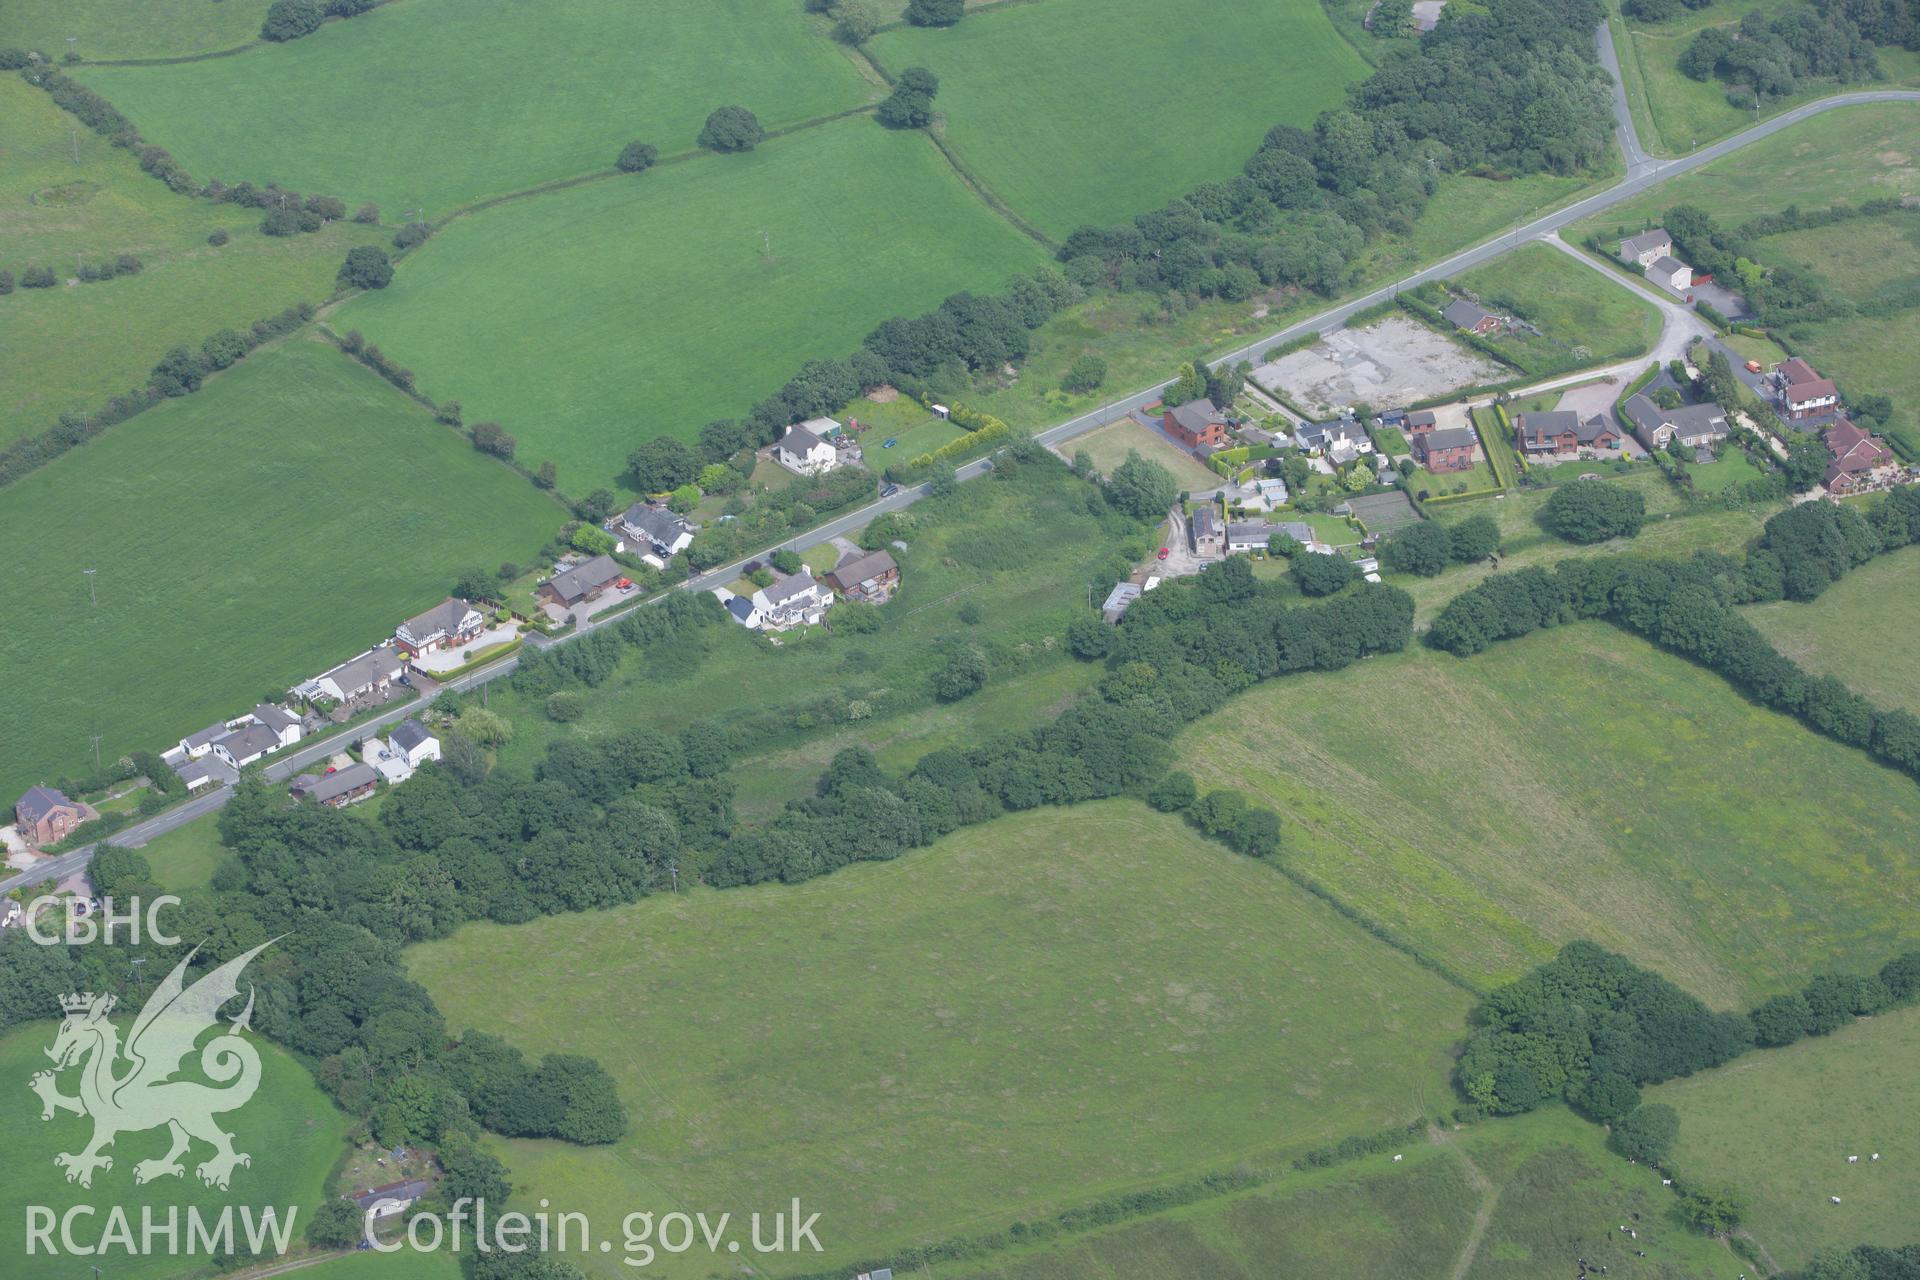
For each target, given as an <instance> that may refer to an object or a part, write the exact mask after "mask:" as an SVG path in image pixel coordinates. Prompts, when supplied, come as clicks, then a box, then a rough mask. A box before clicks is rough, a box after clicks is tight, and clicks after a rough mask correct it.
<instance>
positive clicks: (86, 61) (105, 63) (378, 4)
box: [68, 0, 400, 67]
mask: <svg viewBox="0 0 1920 1280" xmlns="http://www.w3.org/2000/svg"><path fill="white" fill-rule="evenodd" d="M398 3H400V0H374V2H373V4H372V5H370V6H369V7H368V8H365V9H362V10H361V11H360V12H359V13H356V14H353V15H351V16H352V17H355V18H358V17H362V16H364V15H366V14H369V13H372V12H373V11H374V10H375V9H384V8H386V7H387V6H388V5H390V4H398ZM339 21H341V22H346V21H348V19H347V18H346V17H342V18H340V19H339ZM320 25H321V27H324V26H326V25H327V22H325V21H323V22H322V23H321V24H320ZM319 29H320V28H319V27H316V28H314V31H318V30H319ZM312 34H314V32H313V31H309V32H308V33H307V35H312ZM298 38H299V39H302V40H304V39H306V36H301V37H298ZM292 43H293V41H291V40H269V39H267V38H266V37H265V36H255V37H254V38H253V39H251V40H249V41H247V43H245V44H237V45H234V46H233V47H232V48H231V49H210V50H208V51H207V52H205V53H183V54H180V55H178V56H177V57H172V58H81V59H79V60H78V61H76V62H72V63H69V64H68V65H69V66H76V67H178V66H182V65H184V64H186V63H189V62H212V61H213V60H214V59H216V58H231V57H233V56H235V55H236V54H242V53H247V52H250V51H251V50H254V49H260V48H264V47H265V46H267V45H273V44H292Z"/></svg>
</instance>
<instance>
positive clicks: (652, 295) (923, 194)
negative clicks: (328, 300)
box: [336, 0, 1043, 493]
mask: <svg viewBox="0 0 1920 1280" xmlns="http://www.w3.org/2000/svg"><path fill="white" fill-rule="evenodd" d="M407 2H408V3H414V0H407ZM769 244H771V256H769V255H768V251H767V246H768V245H769ZM1042 258H1043V254H1042V251H1041V249H1040V247H1039V246H1038V245H1037V244H1035V243H1034V242H1033V241H1031V240H1029V239H1028V238H1027V237H1025V236H1023V235H1021V234H1020V233H1019V232H1017V231H1015V230H1014V229H1013V228H1012V227H1011V226H1010V225H1009V224H1008V223H1006V222H1005V221H1004V220H1002V219H1000V218H999V217H996V216H995V215H994V214H993V213H992V212H991V211H989V210H988V209H987V208H986V206H984V205H982V204H981V203H980V202H979V200H978V199H976V198H975V197H974V196H973V195H972V194H971V193H970V192H968V191H967V189H966V188H965V187H964V186H962V185H961V183H960V181H959V179H958V178H956V177H955V176H954V175H953V172H952V171H951V170H950V169H949V168H948V167H947V165H946V163H945V162H944V161H943V160H942V159H941V158H940V156H939V153H938V152H936V151H935V150H934V149H933V147H932V145H931V144H930V143H929V142H928V141H927V139H925V138H924V137H920V136H917V135H915V134H911V133H896V132H890V131H888V130H884V129H881V128H879V127H878V126H877V125H875V124H874V123H873V121H871V120H869V119H866V118H865V117H860V118H856V119H852V120H845V121H841V122H838V123H835V124H831V125H827V126H823V127H821V128H818V129H810V130H807V131H805V132H802V133H798V134H795V135H792V136H790V137H786V138H780V139H776V140H774V141H771V142H768V143H767V144H765V145H764V146H762V147H761V148H760V149H759V150H758V151H755V152H753V153H751V154H749V155H743V156H718V157H706V158H702V159H700V160H696V161H693V162H690V163H688V164H684V165H675V166H673V167H670V168H665V169H661V170H659V171H657V172H653V173H648V174H643V175H641V176H640V177H638V178H626V179H623V180H620V181H609V182H598V183H592V184H589V185H587V186H583V187H578V188H575V189H573V190H570V191H564V192H559V193H555V194H551V195H545V196H541V197H539V198H538V199H534V200H528V201H516V202H514V203H511V204H507V205H504V206H501V207H500V208H497V209H491V210H488V211H487V212H485V213H481V214H476V215H474V216H472V217H469V218H462V219H460V220H459V221H457V222H455V223H454V224H453V225H452V226H451V227H449V228H448V229H447V230H445V231H443V232H442V233H441V234H440V235H439V236H437V237H436V238H435V239H433V240H432V241H430V242H429V243H428V244H427V246H426V247H425V249H423V250H421V252H420V253H419V255H418V257H417V258H414V259H410V260H409V261H408V262H407V264H406V266H405V267H404V268H403V269H402V271H401V272H400V274H399V275H398V277H396V279H395V281H394V283H393V285H392V286H391V287H389V288H387V289H386V290H384V291H382V292H380V293H377V294H368V295H364V296H362V297H361V298H359V299H356V300H355V301H354V302H352V303H350V304H349V305H348V306H347V307H345V308H343V309H342V311H341V312H340V314H339V317H338V319H337V321H336V327H339V328H358V329H362V330H364V331H365V332H366V334H367V336H368V337H369V338H370V339H372V340H373V341H376V342H378V343H379V344H380V345H381V347H382V348H383V349H384V350H386V351H387V352H389V353H390V354H392V355H393V356H394V357H395V358H396V359H398V360H400V361H402V362H404V363H405V364H407V365H409V366H410V367H412V368H413V369H415V370H416V371H417V372H418V374H419V381H420V386H421V389H422V390H424V391H426V392H427V393H428V394H429V395H432V396H434V397H435V398H436V399H445V398H451V399H456V400H459V401H460V402H461V403H462V404H463V405H465V407H466V413H467V418H468V420H469V421H473V420H477V419H484V418H493V419H498V420H499V421H500V422H502V423H504V424H505V425H506V427H507V429H508V430H509V431H511V432H513V433H514V434H515V435H517V436H518V437H519V440H520V455H521V457H522V458H523V459H531V460H535V461H537V460H539V459H541V458H552V459H554V460H555V461H557V462H558V463H559V466H560V484H561V487H562V488H564V489H567V490H568V491H569V492H575V491H577V492H580V493H584V492H586V491H587V490H588V489H591V488H593V487H594V486H595V485H598V484H602V483H606V482H607V481H609V480H611V479H612V478H613V476H614V474H615V473H616V472H618V471H619V470H620V469H621V467H622V465H623V464H624V461H625V459H626V456H627V453H628V451H629V450H631V449H632V448H633V447H634V446H635V445H637V444H639V443H640V442H641V441H643V440H646V439H649V438H651V437H653V436H655V435H658V434H662V433H665V434H669V435H675V436H679V437H681V438H682V439H686V440H692V439H693V438H694V436H695V435H696V433H698V431H699V430H700V428H701V427H702V426H703V425H705V424H706V423H708V422H710V421H712V420H713V419H715V418H729V417H738V416H740V415H741V414H742V413H744V412H745V411H746V409H747V408H748V407H749V406H750V405H751V404H752V403H753V402H754V401H756V400H758V399H760V398H761V397H763V396H765V395H768V394H769V393H771V392H773V391H775V390H777V389H779V387H780V386H781V385H782V384H783V383H785V382H786V381H787V379H788V378H790V377H791V376H793V374H794V373H795V372H796V371H797V370H798V369H799V367H800V365H801V364H802V363H803V362H804V361H806V360H807V359H809V358H812V357H844V356H846V355H847V354H849V353H850V352H852V351H853V350H854V348H856V347H857V346H859V345H860V340H861V339H862V338H864V337H865V336H866V335H867V333H868V332H869V331H870V330H871V329H872V328H873V326H874V325H876V324H878V323H879V322H880V321H882V320H885V319H887V318H888V317H890V316H894V315H900V314H903V313H905V314H911V313H915V312H918V311H921V310H923V309H925V308H927V307H930V306H933V305H935V304H937V303H938V302H939V301H940V299H941V298H943V297H945V296H946V295H947V294H948V293H951V292H953V291H954V290H957V289H961V288H966V287H969V286H971V287H976V288H983V289H990V288H995V287H998V286H999V285H1000V284H1002V283H1004V281H1005V280H1006V278H1007V277H1008V276H1010V275H1012V274H1013V273H1014V272H1016V271H1018V270H1021V269H1024V268H1027V267H1030V266H1033V265H1035V264H1037V263H1039V262H1040V261H1042ZM534 335H538V341H529V339H530V337H532V336H534Z"/></svg>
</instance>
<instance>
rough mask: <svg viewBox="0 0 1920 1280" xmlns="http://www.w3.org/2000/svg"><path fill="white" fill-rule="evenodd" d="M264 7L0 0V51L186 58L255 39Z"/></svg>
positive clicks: (181, 0) (220, 0)
mask: <svg viewBox="0 0 1920 1280" xmlns="http://www.w3.org/2000/svg"><path fill="white" fill-rule="evenodd" d="M269 3H270V0H141V3H139V4H137V5H130V4H125V3H122V2H120V0H7V3H6V4H5V5H4V6H0V48H6V47H13V48H19V49H37V50H39V51H40V52H42V53H44V54H46V55H47V56H48V57H50V58H55V59H58V58H60V57H63V56H64V55H65V54H67V53H68V52H69V51H71V52H74V53H77V54H79V55H80V56H81V57H83V58H88V59H93V60H99V59H103V58H185V57H191V56H192V55H194V54H197V53H212V52H214V51H215V50H218V49H232V48H235V47H237V46H239V45H243V44H247V43H250V42H251V41H254V40H257V39H259V38H260V21H261V19H262V18H264V17H266V14H267V5H268V4H269ZM69 42H71V43H69ZM4 114H5V113H4V112H0V116H3V115H4Z"/></svg>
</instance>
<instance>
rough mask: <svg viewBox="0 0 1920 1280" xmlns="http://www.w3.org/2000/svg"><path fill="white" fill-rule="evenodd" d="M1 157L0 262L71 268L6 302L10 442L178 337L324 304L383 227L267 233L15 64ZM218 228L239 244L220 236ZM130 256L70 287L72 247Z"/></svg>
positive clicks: (84, 401) (78, 406) (1, 320)
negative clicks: (99, 131) (165, 180)
mask: <svg viewBox="0 0 1920 1280" xmlns="http://www.w3.org/2000/svg"><path fill="white" fill-rule="evenodd" d="M198 2H199V3H200V4H202V5H204V6H206V7H209V8H218V7H220V6H219V5H215V4H214V3H213V0H198ZM239 2H240V0H223V3H224V4H236V3H239ZM0 43H4V41H0ZM0 157H3V158H4V163H0V268H5V269H6V270H9V271H11V272H13V274H14V275H15V276H18V275H20V273H21V271H22V269H24V268H26V267H29V266H48V267H52V268H54V269H55V270H56V271H58V272H59V273H60V283H59V284H58V285H56V286H55V287H54V288H51V289H19V288H16V289H15V290H14V291H13V293H11V294H9V295H8V296H6V297H4V298H0V330H3V331H4V333H5V338H4V340H0V402H4V403H5V404H6V406H7V410H8V412H7V413H6V415H5V421H4V424H0V443H9V442H11V441H12V440H13V439H14V438H15V437H16V436H18V435H20V434H31V433H36V432H39V431H43V430H45V429H46V428H48V427H50V426H52V425H54V423H55V422H56V421H58V420H59V416H60V414H62V413H63V412H67V411H70V410H71V411H82V412H88V411H92V410H96V409H98V408H99V407H100V406H101V404H102V403H104V402H105V400H106V399H107V397H108V396H111V395H117V394H119V393H121V392H124V391H126V390H128V389H129V388H131V387H135V386H140V385H144V384H145V382H146V379H147V375H148V373H149V371H151V370H152V368H153V366H154V365H156V364H158V363H159V361H160V358H161V357H162V356H164V355H166V353H167V352H168V350H169V349H171V348H172V347H175V346H177V345H180V344H182V343H185V344H187V345H190V346H193V347H196V348H197V347H198V346H199V345H200V343H201V341H202V340H203V339H204V338H206V336H207V335H208V334H210V333H213V332H214V331H215V330H218V329H222V328H229V327H231V328H235V329H244V328H246V327H247V326H248V325H250V324H252V323H253V322H254V321H255V320H258V319H260V318H261V317H263V316H269V315H273V314H275V313H276V312H279V311H283V310H285V309H286V308H287V307H289V306H292V305H293V304H294V303H296V302H300V301H303V300H304V301H308V302H313V303H319V302H324V301H325V300H326V298H327V295H328V294H329V293H331V292H333V279H334V273H335V272H337V271H338V270H339V269H340V263H341V260H342V259H344V258H345V257H346V255H347V250H348V249H349V248H351V247H352V246H354V245H356V244H365V243H369V242H373V241H380V242H384V238H385V233H383V232H381V231H380V229H379V228H377V227H362V226H356V225H354V224H352V223H335V224H334V225H332V226H330V227H327V228H326V229H324V230H322V231H318V232H315V233H313V234H311V235H303V236H294V237H291V238H289V239H276V238H273V237H270V236H264V235H262V234H260V230H259V227H260V213H259V211H258V210H248V209H241V208H238V207H235V206H233V205H216V204H212V203H209V202H208V201H205V200H194V199H190V198H189V197H187V196H180V195H175V194H174V193H173V192H171V191H169V190H168V189H167V188H166V186H165V185H164V184H162V183H159V182H156V181H154V180H153V179H152V178H149V177H148V176H147V175H146V174H144V173H141V172H140V168H139V166H138V165H137V164H136V163H135V162H134V159H133V157H132V156H131V155H130V154H129V153H127V152H125V151H122V150H118V149H116V148H115V147H113V146H111V145H110V144H109V143H108V142H107V141H106V139H104V138H101V137H99V136H98V135H96V134H93V133H90V132H88V131H87V130H86V129H84V128H82V127H81V126H80V125H79V124H77V123H76V122H75V121H74V119H73V117H71V116H69V115H68V114H67V113H66V112H64V111H62V110H60V109H59V108H58V107H56V106H54V105H53V99H51V98H49V97H48V96H47V95H46V94H44V93H42V92H41V91H40V90H38V89H36V88H34V87H33V86H32V85H30V84H28V83H26V81H24V80H22V79H20V78H19V77H18V76H17V75H11V74H8V75H0ZM215 230H224V231H226V232H227V233H228V235H229V236H231V237H232V238H231V240H230V241H229V243H227V244H225V245H221V246H219V247H217V248H216V247H214V246H212V245H209V244H208V243H207V236H208V235H209V234H211V233H212V232H213V231H215ZM121 253H131V254H133V255H134V256H135V257H137V258H139V259H140V261H141V262H142V264H143V265H144V267H145V269H144V270H143V271H141V272H140V274H138V275H134V276H121V277H118V278H116V279H113V280H105V281H99V282H96V283H93V284H76V285H73V286H71V287H69V286H68V284H67V281H68V280H69V279H70V278H72V277H73V275H74V269H75V266H76V255H78V256H79V259H80V260H81V261H86V262H90V263H99V262H103V261H107V260H111V259H112V258H113V257H114V256H115V255H117V254H121Z"/></svg>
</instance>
